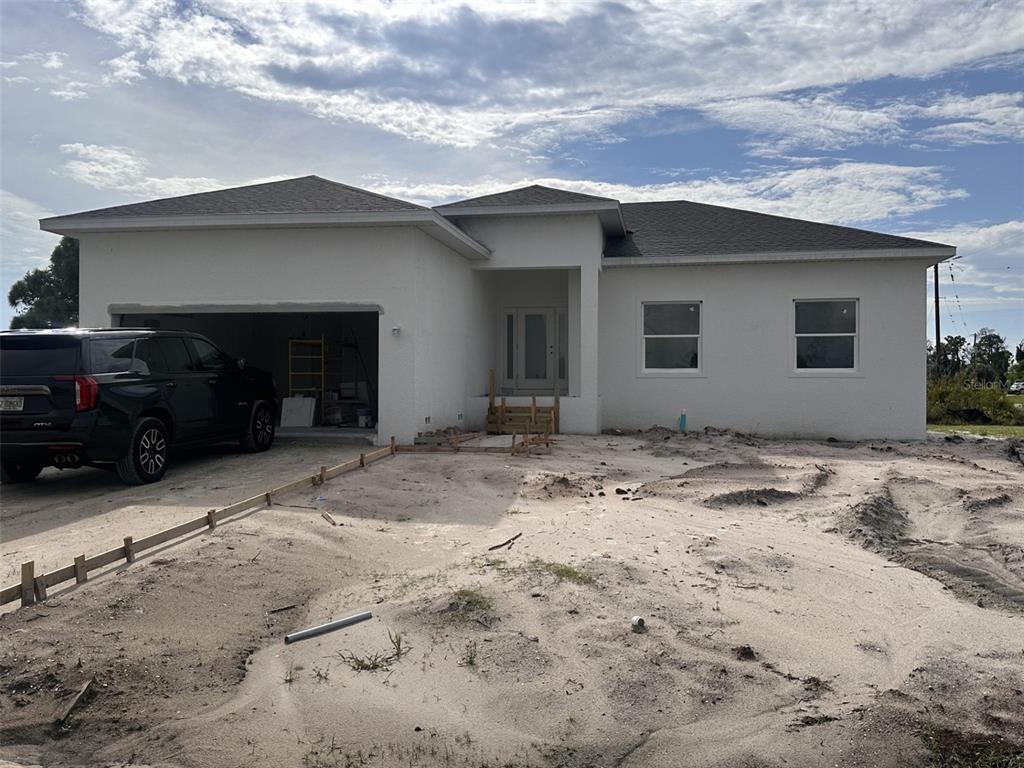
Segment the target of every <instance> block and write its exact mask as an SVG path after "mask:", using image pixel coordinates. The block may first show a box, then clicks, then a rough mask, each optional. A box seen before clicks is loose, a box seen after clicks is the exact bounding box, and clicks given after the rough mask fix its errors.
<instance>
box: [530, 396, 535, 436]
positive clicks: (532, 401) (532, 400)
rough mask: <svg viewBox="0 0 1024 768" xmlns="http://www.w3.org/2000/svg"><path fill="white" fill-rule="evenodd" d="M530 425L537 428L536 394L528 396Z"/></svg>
mask: <svg viewBox="0 0 1024 768" xmlns="http://www.w3.org/2000/svg"><path fill="white" fill-rule="evenodd" d="M530 426H531V427H532V428H533V429H537V396H536V395H532V396H531V398H530Z"/></svg>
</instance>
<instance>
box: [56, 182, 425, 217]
mask: <svg viewBox="0 0 1024 768" xmlns="http://www.w3.org/2000/svg"><path fill="white" fill-rule="evenodd" d="M422 210H426V209H424V208H423V206H420V205H416V204H414V203H407V202H405V201H404V200H397V199H395V198H393V197H385V196H384V195H378V194H377V193H375V192H368V191H367V190H365V189H359V188H357V187H350V186H348V185H347V184H339V183H338V182H336V181H329V180H328V179H322V178H320V177H319V176H302V177H300V178H297V179H286V180H284V181H271V182H267V183H265V184H250V185H249V186H246V187H232V188H231V189H218V190H215V191H213V192H199V193H198V194H194V195H182V196H181V197H166V198H163V199H161V200H149V201H147V202H144V203H132V204H130V205H115V206H113V207H111V208H99V209H97V210H94V211H85V212H83V213H73V214H69V215H67V216H61V217H60V218H61V219H68V218H79V219H98V218H112V217H134V216H217V215H231V214H261V213H371V212H374V213H375V212H380V211H422Z"/></svg>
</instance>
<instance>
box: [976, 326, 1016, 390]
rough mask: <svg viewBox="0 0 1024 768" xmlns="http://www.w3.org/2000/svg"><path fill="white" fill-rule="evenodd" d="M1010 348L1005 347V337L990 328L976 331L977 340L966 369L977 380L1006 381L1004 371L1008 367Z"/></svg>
mask: <svg viewBox="0 0 1024 768" xmlns="http://www.w3.org/2000/svg"><path fill="white" fill-rule="evenodd" d="M1011 357H1012V355H1011V353H1010V350H1008V349H1007V348H1006V339H1004V338H1003V337H1002V336H1000V335H999V334H998V333H996V332H995V331H994V330H992V329H991V328H982V329H981V330H979V331H978V340H977V341H976V342H975V343H974V348H973V349H972V350H971V365H970V368H969V369H968V371H969V372H970V373H971V374H972V375H973V376H972V377H973V378H975V379H977V380H978V381H998V382H1001V383H1002V382H1005V381H1006V372H1007V369H1008V368H1009V367H1010V358H1011Z"/></svg>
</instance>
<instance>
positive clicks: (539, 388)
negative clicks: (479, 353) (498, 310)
mask: <svg viewBox="0 0 1024 768" xmlns="http://www.w3.org/2000/svg"><path fill="white" fill-rule="evenodd" d="M502 319H503V326H504V327H503V328H502V341H503V347H504V349H503V350H502V353H503V354H502V357H503V359H504V366H503V368H504V371H503V372H504V374H505V375H504V376H503V387H504V388H505V389H507V390H518V391H522V392H537V393H544V392H547V391H550V390H552V389H553V388H554V386H555V377H556V375H557V373H558V350H557V346H558V343H557V339H558V332H557V328H556V324H555V319H556V311H555V309H554V308H550V309H549V308H546V307H545V308H534V307H530V308H512V309H507V310H505V312H503V313H502ZM563 354H564V352H563Z"/></svg>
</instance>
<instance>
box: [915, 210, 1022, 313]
mask: <svg viewBox="0 0 1024 768" xmlns="http://www.w3.org/2000/svg"><path fill="white" fill-rule="evenodd" d="M906 234H907V235H908V236H910V237H921V238H924V239H926V240H938V241H939V242H943V243H950V244H951V245H955V246H956V247H957V256H958V257H959V258H958V259H957V260H956V261H955V262H953V264H952V265H949V264H944V265H942V266H940V270H941V273H940V280H941V282H942V294H943V296H944V297H945V299H944V300H945V301H946V302H949V303H952V304H953V305H955V308H956V310H959V309H960V308H963V310H964V311H965V312H972V311H984V310H988V309H1014V308H1016V309H1019V310H1020V312H1021V316H1022V317H1024V258H1022V256H1024V221H1021V220H1014V221H1005V222H1000V223H997V224H987V223H982V224H958V225H956V226H952V227H945V228H943V229H936V230H928V231H920V232H908V233H906ZM929 279H930V277H929Z"/></svg>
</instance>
